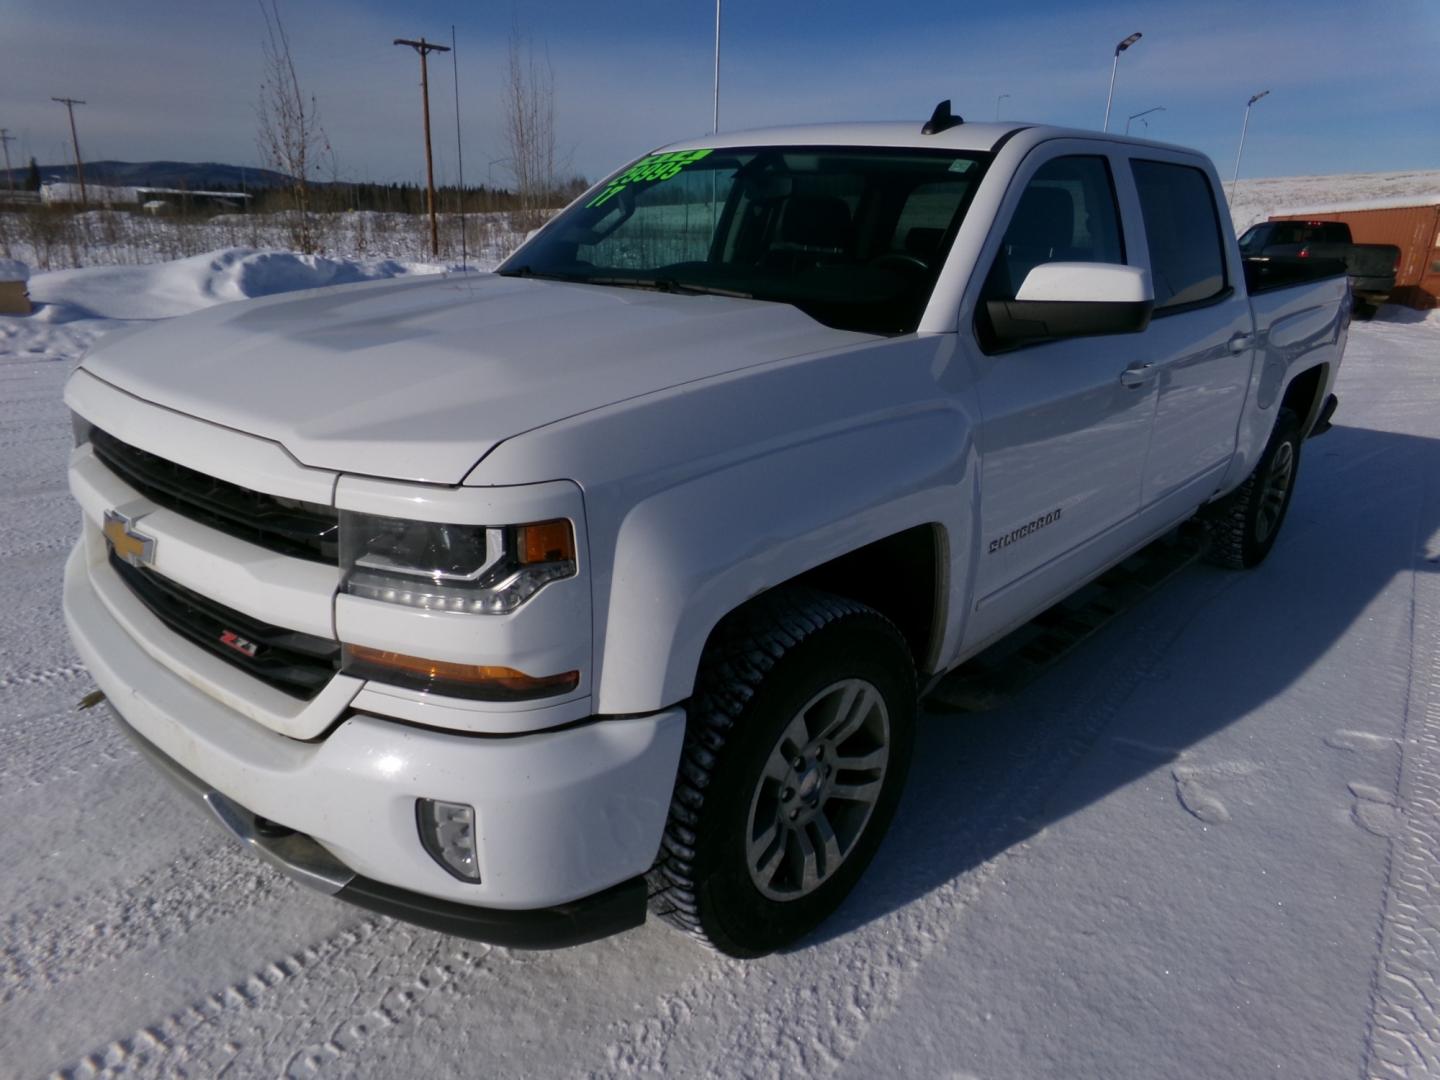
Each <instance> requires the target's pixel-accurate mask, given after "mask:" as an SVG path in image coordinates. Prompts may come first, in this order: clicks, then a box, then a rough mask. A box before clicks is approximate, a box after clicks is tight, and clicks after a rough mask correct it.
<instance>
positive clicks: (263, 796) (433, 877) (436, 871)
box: [64, 545, 685, 925]
mask: <svg viewBox="0 0 1440 1080" xmlns="http://www.w3.org/2000/svg"><path fill="white" fill-rule="evenodd" d="M106 572H109V571H108V570H107V568H105V567H103V566H101V567H98V568H97V567H92V566H90V565H89V562H88V560H87V558H86V555H85V552H84V548H83V545H82V546H80V547H77V548H76V550H75V552H74V553H73V554H72V556H71V558H70V560H69V562H68V563H67V565H66V573H65V597H64V605H65V617H66V622H67V624H68V626H69V630H70V634H71V637H72V639H73V640H74V642H75V646H76V649H77V650H78V651H79V653H80V656H81V658H82V659H83V660H84V661H85V664H86V666H87V667H88V668H89V670H90V673H91V675H92V676H93V677H94V679H95V681H96V683H97V684H98V685H99V687H100V689H101V690H102V691H104V692H105V694H106V696H107V697H108V698H109V700H110V702H111V703H112V705H113V706H114V708H115V710H116V711H117V712H118V713H120V714H121V716H122V717H123V718H124V720H125V722H126V723H127V725H128V726H129V727H130V728H132V729H133V730H134V731H135V733H136V734H137V735H138V736H139V737H140V738H142V739H143V740H144V741H145V743H147V744H149V745H150V746H151V747H153V748H155V750H156V751H157V752H158V753H160V754H161V755H163V757H164V758H165V759H167V760H168V761H169V762H171V763H173V764H174V765H175V766H176V767H178V768H179V769H180V770H183V771H184V772H185V773H186V774H189V775H190V776H192V777H194V778H196V779H197V781H198V783H199V784H200V785H201V786H202V788H203V789H205V790H212V791H214V792H216V793H218V794H221V795H222V796H223V797H224V799H225V800H226V801H227V802H228V803H230V804H233V805H235V806H236V807H239V808H243V811H240V812H242V813H244V814H247V815H249V816H250V818H251V819H252V820H253V819H254V818H255V817H259V818H263V819H265V820H266V821H268V822H274V823H277V824H279V825H281V826H284V827H285V828H288V829H290V830H294V832H295V833H298V834H302V835H303V837H305V838H308V839H309V840H310V841H311V842H313V844H314V846H315V847H316V848H318V849H320V850H321V851H323V852H325V853H327V854H328V856H329V857H330V858H331V859H333V861H334V862H336V863H338V864H339V865H340V866H342V867H343V868H344V870H345V871H347V872H349V873H351V874H353V875H354V876H355V879H356V880H359V879H364V880H365V881H366V882H367V885H366V886H363V887H361V888H359V890H358V891H352V895H351V896H350V897H349V898H351V899H354V900H355V901H356V902H357V903H364V904H365V905H366V906H370V907H376V906H378V905H380V904H382V903H388V904H390V905H391V910H392V911H393V910H394V906H395V905H397V904H398V905H402V906H404V905H411V909H410V910H412V913H411V914H407V915H405V916H404V917H407V918H412V919H414V918H416V917H417V915H416V914H415V913H413V912H419V911H421V909H426V910H429V911H430V912H431V913H432V917H433V918H440V917H441V914H442V913H443V914H445V915H446V917H453V916H455V914H456V913H454V912H453V911H450V910H449V908H448V907H447V906H446V905H447V904H448V905H464V906H466V907H469V908H475V909H489V910H490V914H491V915H493V914H494V912H497V911H498V912H515V913H520V912H532V911H535V910H536V909H545V908H556V907H561V906H565V905H573V904H575V903H576V902H577V901H582V900H584V899H585V898H588V897H595V895H596V894H600V893H605V892H606V890H610V889H612V888H614V887H616V886H625V887H626V889H628V891H629V893H633V892H634V890H635V889H636V888H637V886H636V885H634V884H633V883H631V879H634V878H636V877H638V876H639V875H642V874H643V873H644V872H645V871H646V870H647V869H649V867H650V865H651V863H653V861H654V858H655V855H656V853H657V851H658V850H659V845H660V838H661V835H662V833H663V830H664V825H665V819H666V816H667V814H668V811H669V803H670V795H671V791H672V789H673V787H674V782H675V774H676V769H677V766H678V764H679V759H680V748H681V743H682V741H683V738H684V728H685V720H684V712H683V710H682V709H669V710H666V711H664V712H660V713H656V714H653V715H649V716H641V717H634V718H627V719H614V720H598V721H595V722H591V723H581V724H579V725H575V726H570V727H566V728H564V729H561V730H554V731H542V732H536V733H532V734H525V735H515V736H477V735H467V734H460V733H454V732H446V731H436V730H432V729H427V728H422V727H417V726H414V725H410V724H404V723H399V722H396V721H394V720H390V719H385V718H383V717H379V716H374V715H368V714H364V713H350V714H348V715H346V716H344V718H343V719H341V720H340V722H339V723H338V724H337V725H336V726H335V728H334V729H333V730H332V731H330V732H329V733H328V734H327V735H325V736H324V737H323V738H320V739H316V740H311V741H301V740H297V739H292V738H289V737H287V736H284V735H280V734H278V733H276V732H274V731H271V730H269V729H267V728H266V727H264V726H263V725H261V724H259V723H258V722H256V721H254V720H251V719H248V718H246V717H245V716H244V715H242V714H241V713H239V712H237V711H236V710H235V709H232V708H230V707H228V706H227V705H226V704H224V703H222V702H221V701H220V700H218V699H216V698H215V697H212V696H211V695H210V694H208V693H206V692H205V691H203V690H201V689H199V688H198V687H197V686H195V685H193V684H192V683H190V682H188V681H186V680H185V679H184V678H182V677H181V676H180V675H179V674H177V673H176V671H174V670H172V669H171V668H169V667H167V666H165V665H164V664H161V663H160V662H159V661H157V660H156V659H155V658H153V657H152V656H151V655H150V654H149V653H148V652H147V651H146V650H145V649H143V648H142V647H141V644H140V643H139V642H138V641H137V640H135V639H134V638H133V637H132V636H131V635H130V633H128V632H127V631H126V629H125V628H124V627H123V626H122V624H121V623H120V622H119V621H118V620H117V619H116V618H115V616H114V615H113V614H112V613H111V612H110V611H109V609H108V608H107V607H106V604H105V602H104V601H103V600H102V597H101V595H100V593H99V591H98V590H97V589H96V588H95V586H94V584H93V582H92V580H91V576H90V575H91V574H92V573H101V574H103V573H106ZM418 798H430V799H441V800H445V801H449V802H460V803H466V804H469V805H471V806H473V807H474V808H475V819H476V835H477V842H478V855H479V865H480V877H481V880H480V882H479V883H470V882H463V881H459V880H457V879H456V878H453V877H451V876H450V874H448V873H447V872H446V871H445V870H444V869H442V868H441V867H440V866H439V865H438V864H436V863H435V862H434V860H432V859H431V858H430V856H429V855H428V854H426V852H425V851H424V849H423V848H422V846H421V844H420V841H419V836H418V833H417V830H416V824H415V800H416V799H418ZM232 831H233V830H232ZM368 883H374V884H375V886H376V888H369V885H368ZM627 883H628V884H627ZM311 884H315V882H314V881H311ZM385 887H388V889H387V888H385ZM367 890H368V891H367ZM331 891H334V890H331ZM623 891H625V890H622V892H623ZM627 895H628V893H627ZM362 896H364V897H366V898H367V899H361V897H362ZM422 898H423V899H422ZM367 900H368V902H367ZM432 901H438V902H440V903H438V904H436V903H432ZM596 902H598V901H596ZM627 902H628V901H627ZM415 905H419V906H418V907H416V906H415ZM622 906H623V904H622ZM395 913H399V912H395ZM607 917H609V916H607ZM474 918H475V919H479V920H480V921H481V922H484V920H485V919H486V918H487V916H486V915H485V914H483V913H482V914H480V915H476V916H474ZM472 921H473V920H472ZM432 925H433V923H432ZM447 925H448V924H447Z"/></svg>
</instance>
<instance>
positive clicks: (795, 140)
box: [656, 120, 1200, 157]
mask: <svg viewBox="0 0 1440 1080" xmlns="http://www.w3.org/2000/svg"><path fill="white" fill-rule="evenodd" d="M921 129H922V124H919V123H915V122H913V121H885V122H874V121H864V122H844V123H830V124H796V125H788V126H781V127H765V128H750V129H747V130H742V131H722V132H719V133H718V134H714V135H703V136H699V137H696V138H691V139H682V140H679V141H677V142H674V143H671V144H669V145H668V146H660V147H657V148H656V152H659V151H672V150H703V149H720V148H722V147H739V146H747V147H748V146H867V147H879V146H885V147H889V146H893V147H903V148H909V149H916V150H926V149H929V150H960V151H970V152H972V153H973V152H994V151H996V150H999V149H1000V147H1001V146H1003V145H1005V144H1006V143H1008V142H1010V141H1012V140H1016V139H1019V140H1022V141H1023V143H1024V144H1025V145H1026V146H1027V148H1028V146H1033V145H1036V144H1038V143H1042V142H1047V141H1049V140H1051V139H1093V140H1100V141H1105V142H1115V143H1124V144H1126V145H1130V146H1151V147H1155V148H1156V149H1162V150H1166V151H1169V152H1171V153H1184V154H1194V155H1196V156H1197V157H1198V156H1200V155H1199V154H1198V153H1197V152H1196V151H1195V150H1193V149H1191V148H1190V147H1185V146H1177V145H1175V144H1173V143H1163V142H1156V141H1153V140H1149V139H1137V138H1135V137H1134V136H1130V135H1119V134H1116V133H1115V132H1113V131H1111V132H1106V131H1092V130H1087V129H1084V128H1066V127H1057V126H1055V125H1052V124H1027V123H1023V122H1021V121H1014V120H1005V121H1001V122H999V123H975V124H972V123H959V124H956V125H954V126H953V127H948V128H946V129H945V130H943V131H937V132H935V133H934V134H930V135H926V134H923V133H922V130H921Z"/></svg>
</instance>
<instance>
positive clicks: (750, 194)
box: [499, 147, 988, 334]
mask: <svg viewBox="0 0 1440 1080" xmlns="http://www.w3.org/2000/svg"><path fill="white" fill-rule="evenodd" d="M987 161H988V155H983V154H960V153H956V152H954V151H931V150H891V149H884V150H882V149H875V150H867V149H855V148H844V149H827V148H823V147H760V148H753V149H729V148H727V149H722V150H681V151H672V152H669V153H660V154H651V155H650V156H648V157H644V158H641V159H640V160H639V161H638V162H636V163H635V164H633V165H631V166H630V167H629V168H627V169H624V170H622V171H620V172H618V173H616V174H615V175H614V176H612V177H611V178H610V179H609V180H607V181H606V182H605V183H603V184H601V185H599V186H598V187H596V188H595V189H594V190H593V191H591V192H590V193H589V194H588V195H587V197H586V198H585V199H584V200H582V201H581V202H579V203H576V204H575V205H574V206H572V207H571V208H570V209H569V210H567V211H565V212H564V213H563V214H562V215H560V217H558V218H557V219H556V220H555V221H553V222H551V223H550V224H549V225H548V226H546V228H545V229H544V230H543V231H542V232H541V233H540V234H539V235H538V236H536V237H535V238H534V239H533V240H531V241H530V242H529V243H527V244H525V245H524V246H522V247H521V248H520V250H519V251H517V252H516V253H515V254H514V255H512V256H511V257H510V259H509V260H507V261H506V263H505V264H504V265H503V266H502V267H501V268H500V270H499V273H501V274H507V275H511V276H519V277H530V276H533V277H546V278H554V279H558V280H562V281H576V282H588V283H590V284H596V285H619V286H628V287H632V288H647V289H661V290H664V291H667V292H679V293H690V292H693V293H712V294H719V295H725V296H740V297H746V298H753V299H757V300H773V301H778V302H780V303H786V304H793V305H794V306H795V307H797V308H799V309H801V310H802V311H804V312H806V313H807V314H808V315H810V316H811V317H812V318H814V319H816V320H818V321H820V322H822V323H824V324H826V325H827V326H833V327H837V328H839V329H843V330H858V331H862V332H865V333H875V334H903V333H909V332H911V331H913V330H914V329H915V328H916V326H917V325H918V324H919V321H920V316H921V314H922V313H923V312H924V310H925V304H926V302H927V301H928V300H929V299H930V292H931V290H932V289H933V288H934V286H935V279H936V277H937V276H938V274H939V273H940V267H941V266H942V265H943V264H944V261H945V255H946V253H947V252H948V251H949V249H950V243H951V241H952V240H953V238H954V236H955V231H956V229H957V228H959V225H960V221H961V218H962V217H963V216H964V213H965V210H966V207H968V206H969V203H970V198H971V196H972V195H973V194H974V191H975V187H976V185H977V184H978V183H979V181H980V176H981V174H982V173H983V172H984V166H985V164H986V162H987Z"/></svg>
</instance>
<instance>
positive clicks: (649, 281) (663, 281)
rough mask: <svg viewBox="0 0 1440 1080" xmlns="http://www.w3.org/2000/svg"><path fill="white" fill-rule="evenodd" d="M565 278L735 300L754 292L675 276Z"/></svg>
mask: <svg viewBox="0 0 1440 1080" xmlns="http://www.w3.org/2000/svg"><path fill="white" fill-rule="evenodd" d="M566 280H568V281H578V282H583V283H584V284H586V285H619V286H621V287H622V288H631V289H654V290H655V291H656V292H668V293H689V294H692V295H696V296H699V295H705V296H730V297H733V298H735V299H736V300H753V299H755V294H754V293H748V292H742V291H740V290H739V289H722V288H720V287H719V286H714V285H699V284H695V283H693V282H689V281H680V280H678V279H676V278H662V277H655V278H645V277H622V276H620V275H614V276H609V277H581V276H579V275H578V274H577V275H576V276H575V277H573V278H567V279H566Z"/></svg>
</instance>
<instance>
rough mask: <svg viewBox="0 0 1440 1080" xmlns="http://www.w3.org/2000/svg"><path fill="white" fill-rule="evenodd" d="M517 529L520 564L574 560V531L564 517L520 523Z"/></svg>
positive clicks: (528, 564) (531, 564)
mask: <svg viewBox="0 0 1440 1080" xmlns="http://www.w3.org/2000/svg"><path fill="white" fill-rule="evenodd" d="M517 531H518V532H519V534H520V536H519V541H520V542H519V548H520V565H521V566H533V565H535V564H536V563H553V562H572V563H573V562H574V561H575V531H574V530H573V529H572V528H571V527H570V522H568V521H566V520H565V519H564V518H561V519H559V520H557V521H542V522H539V523H538V524H535V525H522V526H520V528H519V529H518V530H517Z"/></svg>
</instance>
